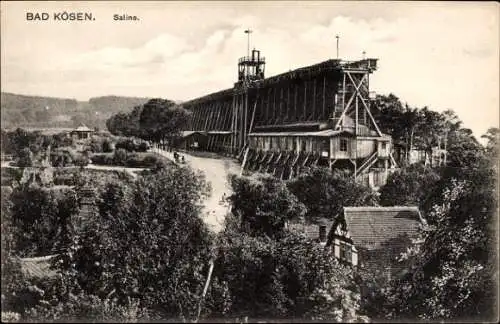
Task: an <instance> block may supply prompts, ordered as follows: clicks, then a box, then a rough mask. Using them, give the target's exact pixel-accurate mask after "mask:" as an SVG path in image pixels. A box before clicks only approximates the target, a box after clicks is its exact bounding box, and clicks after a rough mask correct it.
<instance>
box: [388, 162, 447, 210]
mask: <svg viewBox="0 0 500 324" xmlns="http://www.w3.org/2000/svg"><path fill="white" fill-rule="evenodd" d="M440 178H441V177H440V174H439V171H438V170H436V169H433V168H431V167H426V166H424V165H422V164H420V163H419V164H412V165H410V166H408V167H406V168H403V169H400V170H398V171H396V172H394V173H392V174H391V175H390V176H389V177H388V179H387V183H386V184H385V185H384V186H383V187H382V188H381V190H380V204H381V205H382V206H419V205H420V204H422V203H424V202H425V201H426V199H427V198H428V197H430V196H431V195H433V188H435V186H436V184H437V182H438V180H439V179H440ZM420 207H421V206H420Z"/></svg>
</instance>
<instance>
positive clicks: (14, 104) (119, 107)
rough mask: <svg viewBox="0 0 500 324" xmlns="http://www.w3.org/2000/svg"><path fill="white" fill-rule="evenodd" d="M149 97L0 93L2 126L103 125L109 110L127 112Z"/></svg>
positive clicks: (111, 111)
mask: <svg viewBox="0 0 500 324" xmlns="http://www.w3.org/2000/svg"><path fill="white" fill-rule="evenodd" d="M148 100H149V98H137V97H119V96H104V97H96V98H91V99H90V100H89V101H77V100H75V99H67V98H52V97H38V96H25V95H18V94H13V93H6V92H2V93H1V101H0V102H1V113H2V128H12V127H74V126H78V125H79V124H80V123H84V124H86V125H87V126H89V127H99V128H101V129H103V128H105V127H106V124H105V123H106V119H108V118H109V117H110V116H111V115H112V114H116V113H117V112H120V111H123V112H128V111H130V110H132V108H133V107H135V106H138V105H142V104H144V103H146V102H147V101H148Z"/></svg>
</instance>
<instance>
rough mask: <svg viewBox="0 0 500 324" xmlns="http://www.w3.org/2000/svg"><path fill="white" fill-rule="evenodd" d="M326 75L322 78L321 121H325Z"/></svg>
mask: <svg viewBox="0 0 500 324" xmlns="http://www.w3.org/2000/svg"><path fill="white" fill-rule="evenodd" d="M325 96H326V75H325V76H323V108H322V109H321V119H327V118H326V112H325V110H326V107H325V106H326V97H325Z"/></svg>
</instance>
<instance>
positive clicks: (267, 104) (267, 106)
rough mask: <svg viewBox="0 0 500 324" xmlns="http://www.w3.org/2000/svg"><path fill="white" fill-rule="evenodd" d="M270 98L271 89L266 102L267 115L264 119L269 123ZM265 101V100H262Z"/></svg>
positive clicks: (268, 90) (268, 91)
mask: <svg viewBox="0 0 500 324" xmlns="http://www.w3.org/2000/svg"><path fill="white" fill-rule="evenodd" d="M270 96H271V88H268V89H267V100H266V114H265V117H264V121H268V120H269V117H270V114H269V101H270ZM262 99H264V98H262Z"/></svg>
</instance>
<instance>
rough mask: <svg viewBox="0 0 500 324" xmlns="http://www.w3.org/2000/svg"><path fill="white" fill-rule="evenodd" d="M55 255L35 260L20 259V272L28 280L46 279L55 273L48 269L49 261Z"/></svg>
mask: <svg viewBox="0 0 500 324" xmlns="http://www.w3.org/2000/svg"><path fill="white" fill-rule="evenodd" d="M53 257H55V255H49V256H44V257H36V258H21V259H19V261H20V263H21V271H22V272H23V274H24V275H25V276H27V277H29V278H34V277H39V278H48V277H53V276H55V275H56V271H55V270H52V269H50V260H51V259H52V258H53Z"/></svg>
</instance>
